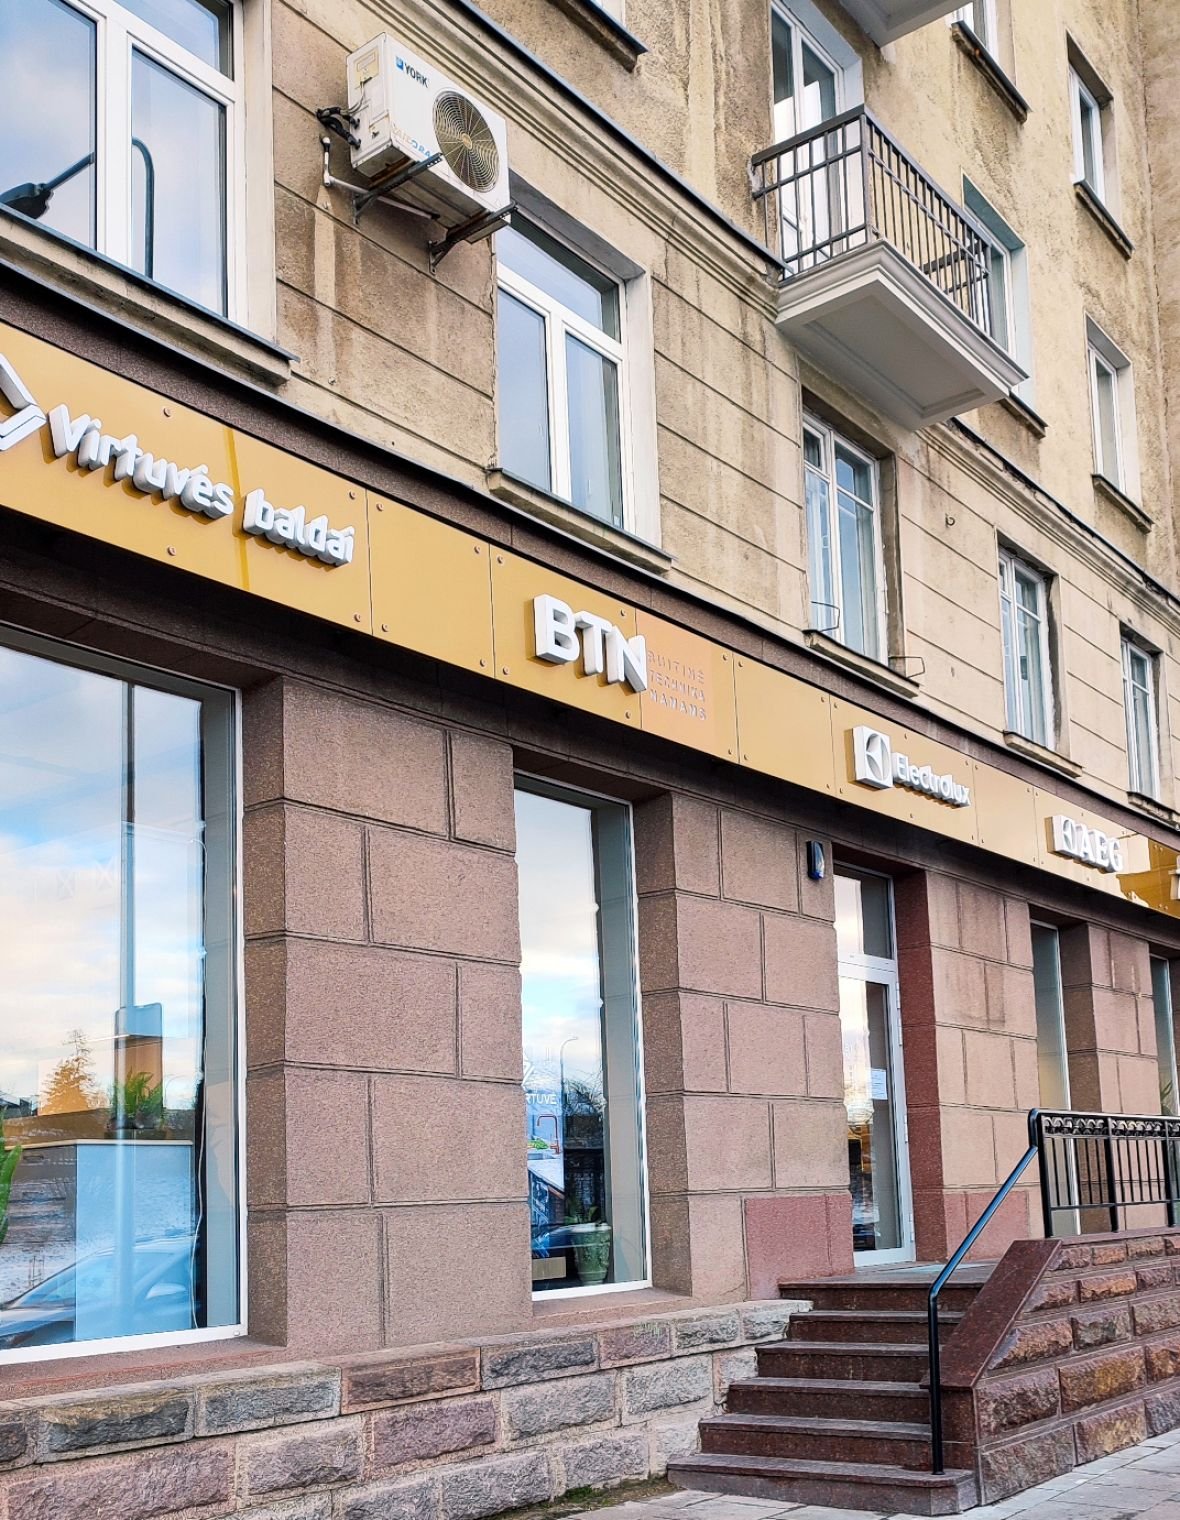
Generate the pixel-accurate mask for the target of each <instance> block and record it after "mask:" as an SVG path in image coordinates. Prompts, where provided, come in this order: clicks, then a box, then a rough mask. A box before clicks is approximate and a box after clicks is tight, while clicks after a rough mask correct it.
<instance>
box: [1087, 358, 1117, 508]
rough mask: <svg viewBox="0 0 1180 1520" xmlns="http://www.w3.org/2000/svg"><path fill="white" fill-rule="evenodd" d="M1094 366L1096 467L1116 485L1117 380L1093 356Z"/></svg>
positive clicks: (1108, 369) (1099, 360) (1112, 373)
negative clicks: (1096, 440)
mask: <svg viewBox="0 0 1180 1520" xmlns="http://www.w3.org/2000/svg"><path fill="white" fill-rule="evenodd" d="M1092 362H1093V365H1094V408H1095V418H1094V426H1095V429H1096V430H1097V434H1098V468H1099V470H1100V471H1101V473H1102V474H1103V475H1105V476H1106V478H1107V480H1110V481H1113V482H1114V484H1115V485H1117V484H1118V483H1119V421H1118V381H1117V379H1116V377H1115V373H1114V371H1113V370H1112V369H1111V368H1110V367H1109V366H1108V365H1106V364H1104V363H1103V362H1102V360H1101V359H1099V358H1098V357H1097V356H1096V355H1095V356H1094V358H1093V360H1092Z"/></svg>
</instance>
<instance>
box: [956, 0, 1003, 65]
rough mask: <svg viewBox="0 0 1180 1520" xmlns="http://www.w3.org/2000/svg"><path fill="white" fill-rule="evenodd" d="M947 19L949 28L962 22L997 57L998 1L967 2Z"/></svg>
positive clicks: (998, 31)
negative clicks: (957, 22)
mask: <svg viewBox="0 0 1180 1520" xmlns="http://www.w3.org/2000/svg"><path fill="white" fill-rule="evenodd" d="M946 19H947V24H948V25H949V26H954V24H955V22H956V21H961V22H962V23H963V25H964V26H966V27H970V29H971V31H972V32H973V33H974V34H975V37H976V39H977V40H978V41H979V42H981V43H982V44H983V46H984V47H985V48H986V50H987V51H988V52H989V53H990V54H992V55H993V57H994V56H995V51H996V40H997V38H998V37H999V35H1000V27H999V19H998V17H997V14H996V0H967V4H966V5H960V6H959V8H958V10H955V11H952V12H951V14H950V15H949V16H948V17H947V18H946Z"/></svg>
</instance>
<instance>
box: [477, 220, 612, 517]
mask: <svg viewBox="0 0 1180 1520" xmlns="http://www.w3.org/2000/svg"><path fill="white" fill-rule="evenodd" d="M496 267H497V277H498V282H499V301H498V307H497V328H498V331H497V341H498V373H497V383H498V387H499V409H500V418H499V421H500V462H501V465H502V467H503V469H504V470H505V472H506V473H507V474H509V475H513V476H515V477H516V478H517V479H519V480H522V481H524V482H525V483H526V484H528V485H531V486H536V487H537V488H538V489H540V490H542V491H546V492H548V493H550V494H551V495H553V496H557V497H559V498H561V499H562V500H563V501H568V502H570V503H571V504H572V505H573V506H575V507H578V508H579V509H580V510H581V511H583V512H587V513H589V514H590V516H592V517H597V518H601V519H602V520H603V521H604V522H608V523H611V524H613V525H614V526H615V527H623V526H625V525H626V523H627V519H628V502H627V495H628V488H629V481H628V469H629V460H630V439H629V437H628V435H627V427H626V419H627V417H628V401H627V375H626V364H625V353H624V342H623V334H624V327H625V290H624V287H623V285H622V284H621V283H620V282H619V281H618V280H617V279H615V278H614V276H613V275H610V274H608V273H606V272H604V271H603V270H601V269H599V268H598V267H596V265H594V264H593V263H591V262H590V261H589V260H588V259H585V258H583V257H582V255H581V254H580V253H575V252H574V251H573V249H572V248H568V247H566V246H565V245H564V244H562V243H561V242H559V241H558V240H557V239H556V238H554V237H551V236H550V235H549V233H547V232H546V231H544V230H543V229H542V228H541V227H538V226H536V225H534V224H533V223H531V222H528V221H525V220H523V219H522V218H520V217H517V218H515V219H514V221H513V225H512V226H511V227H509V228H505V229H504V230H503V231H502V232H499V233H497V235H496Z"/></svg>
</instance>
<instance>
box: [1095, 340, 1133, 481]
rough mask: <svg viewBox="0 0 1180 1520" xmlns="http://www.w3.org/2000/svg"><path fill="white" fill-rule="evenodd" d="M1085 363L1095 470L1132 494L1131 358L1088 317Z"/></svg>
mask: <svg viewBox="0 0 1180 1520" xmlns="http://www.w3.org/2000/svg"><path fill="white" fill-rule="evenodd" d="M1086 363H1087V366H1088V369H1089V379H1090V414H1091V419H1092V422H1093V429H1094V473H1095V475H1100V476H1101V477H1102V479H1103V480H1105V481H1107V482H1108V483H1109V484H1110V485H1112V486H1114V487H1116V489H1118V490H1120V491H1122V492H1123V493H1124V494H1125V495H1127V496H1134V495H1136V494H1137V492H1138V487H1139V472H1138V463H1137V447H1136V443H1137V440H1136V426H1135V395H1134V387H1133V383H1132V376H1131V361H1130V360H1129V359H1128V358H1127V356H1126V355H1125V354H1124V353H1123V352H1122V351H1121V350H1120V349H1119V348H1117V347H1116V346H1115V345H1114V344H1113V343H1112V342H1111V340H1110V339H1109V338H1108V337H1107V336H1106V334H1105V333H1104V332H1103V331H1102V329H1101V328H1100V327H1099V326H1098V325H1097V323H1095V322H1092V321H1090V319H1089V318H1087V319H1086Z"/></svg>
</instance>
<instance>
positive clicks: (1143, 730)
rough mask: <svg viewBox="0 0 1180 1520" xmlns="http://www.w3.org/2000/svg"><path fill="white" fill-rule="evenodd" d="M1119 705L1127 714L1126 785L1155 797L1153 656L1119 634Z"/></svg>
mask: <svg viewBox="0 0 1180 1520" xmlns="http://www.w3.org/2000/svg"><path fill="white" fill-rule="evenodd" d="M1122 642H1123V705H1124V707H1125V709H1126V713H1127V768H1128V774H1129V781H1128V786H1129V788H1130V790H1131V791H1133V792H1141V793H1142V794H1143V796H1145V797H1158V796H1159V782H1160V768H1159V752H1160V750H1159V724H1158V721H1157V717H1156V712H1157V707H1156V657H1155V655H1153V654H1149V653H1148V651H1147V650H1146V649H1144V648H1143V647H1142V645H1140V644H1137V643H1136V642H1135V640H1134V639H1132V638H1130V637H1129V636H1128V635H1127V634H1125V633H1124V634H1123V641H1122Z"/></svg>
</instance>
